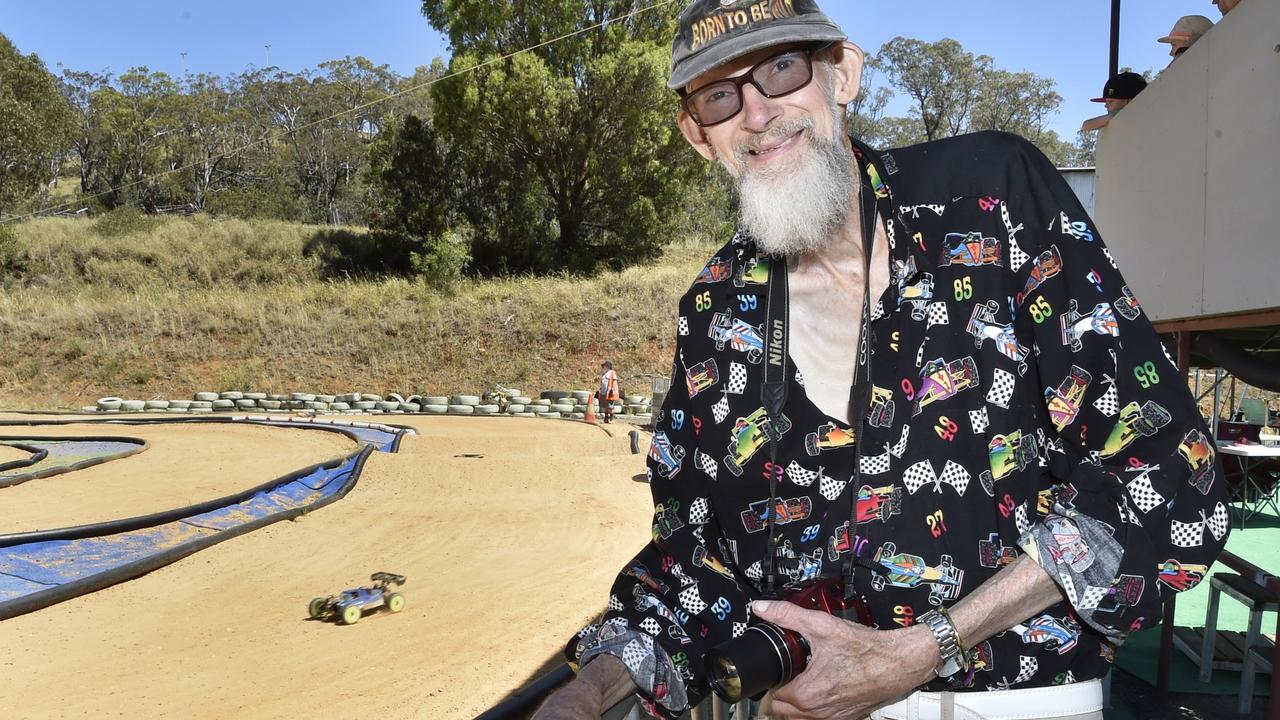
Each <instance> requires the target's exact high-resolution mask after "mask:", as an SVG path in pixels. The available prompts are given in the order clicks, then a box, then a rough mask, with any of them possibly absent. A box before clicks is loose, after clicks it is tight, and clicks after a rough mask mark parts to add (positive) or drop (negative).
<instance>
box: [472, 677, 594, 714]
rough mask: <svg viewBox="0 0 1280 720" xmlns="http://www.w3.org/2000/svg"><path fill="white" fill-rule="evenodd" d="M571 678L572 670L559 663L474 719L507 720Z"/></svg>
mask: <svg viewBox="0 0 1280 720" xmlns="http://www.w3.org/2000/svg"><path fill="white" fill-rule="evenodd" d="M572 678H573V670H572V669H570V668H569V666H568V665H561V666H559V667H557V668H556V669H555V670H552V671H551V672H549V673H547V674H546V675H543V676H542V677H540V678H538V679H537V680H534V681H533V682H531V683H529V684H528V685H526V686H524V687H523V688H520V689H519V690H517V691H516V693H515V694H514V695H512V696H511V697H509V698H507V699H506V700H503V701H502V702H500V703H498V704H497V705H494V706H493V707H491V708H489V709H488V710H485V711H484V712H482V713H480V714H479V715H477V716H476V717H475V720H507V718H514V717H518V716H520V715H521V713H524V712H526V711H528V710H529V709H530V708H532V707H533V706H534V705H535V704H536V703H538V702H540V701H541V700H542V699H543V698H544V697H546V696H547V695H549V694H550V693H551V691H552V690H555V689H556V688H557V687H559V686H560V685H562V684H564V683H565V682H568V681H569V680H570V679H572Z"/></svg>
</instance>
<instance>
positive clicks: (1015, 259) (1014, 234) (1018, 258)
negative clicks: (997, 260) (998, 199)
mask: <svg viewBox="0 0 1280 720" xmlns="http://www.w3.org/2000/svg"><path fill="white" fill-rule="evenodd" d="M1000 219H1001V220H1003V221H1004V227H1005V230H1008V231H1009V268H1010V269H1011V270H1013V271H1014V272H1017V271H1018V268H1020V267H1022V265H1023V263H1025V262H1026V261H1028V260H1030V259H1031V256H1030V255H1027V254H1026V253H1025V252H1023V251H1022V248H1020V247H1018V233H1019V232H1021V231H1022V224H1021V223H1019V224H1018V226H1017V227H1014V226H1013V219H1012V218H1010V217H1009V203H1005V202H1002V203H1000Z"/></svg>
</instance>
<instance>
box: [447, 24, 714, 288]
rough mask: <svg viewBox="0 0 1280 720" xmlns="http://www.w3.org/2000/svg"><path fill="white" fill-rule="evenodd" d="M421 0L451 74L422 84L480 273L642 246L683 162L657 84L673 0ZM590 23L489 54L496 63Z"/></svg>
mask: <svg viewBox="0 0 1280 720" xmlns="http://www.w3.org/2000/svg"><path fill="white" fill-rule="evenodd" d="M646 6H648V3H641V2H627V1H615V2H606V3H600V2H584V1H583V0H536V1H534V2H511V1H500V2H493V1H492V0H426V1H425V2H424V3H423V12H424V14H426V16H427V17H428V18H429V19H430V20H431V22H432V24H433V25H435V26H436V27H437V28H440V29H441V30H443V31H445V32H446V33H447V34H448V35H449V38H450V41H451V43H452V45H453V48H454V55H453V58H452V60H451V62H450V70H451V71H453V72H455V73H458V74H459V75H458V76H457V77H454V78H451V79H449V80H445V81H442V82H440V83H438V84H436V85H435V86H433V98H434V106H435V110H434V116H433V122H434V127H435V131H436V133H437V134H438V135H439V137H440V138H441V142H443V143H444V144H445V145H446V146H447V147H448V148H450V152H451V153H452V154H451V157H453V158H456V166H457V167H458V171H459V173H460V176H461V178H462V182H461V184H460V186H459V188H458V191H457V195H456V197H457V206H458V210H459V212H460V213H461V214H462V215H463V216H464V217H465V218H466V221H467V224H468V225H470V227H471V228H473V229H474V235H473V237H472V241H471V255H472V268H473V269H475V270H476V271H478V272H481V273H495V272H498V273H501V272H518V271H533V272H545V271H552V270H567V271H570V272H577V273H590V272H594V271H596V270H597V269H598V268H600V267H610V268H621V267H625V266H627V265H630V264H633V263H635V262H637V261H638V260H639V259H641V258H645V257H651V256H653V255H654V254H656V253H657V252H658V251H659V249H660V247H661V246H662V244H663V243H664V242H665V241H667V240H669V239H670V237H671V236H672V235H673V234H676V233H678V232H681V231H682V228H678V227H677V222H678V221H679V219H680V211H679V208H680V205H681V198H682V196H683V195H684V193H685V192H687V191H689V190H690V189H691V186H690V181H691V179H692V178H693V177H695V174H696V173H697V172H698V170H697V167H698V165H697V162H696V160H695V156H694V155H693V154H692V153H690V152H689V150H688V148H687V147H686V146H685V143H684V140H683V138H682V137H681V136H680V134H679V132H678V131H677V129H676V126H675V123H674V117H675V113H676V109H677V102H676V100H677V98H676V96H675V95H674V94H673V93H671V92H670V91H668V90H667V89H666V85H665V80H666V76H667V65H668V62H669V43H670V39H671V36H672V34H673V33H674V18H675V15H676V13H677V12H678V8H677V7H676V6H674V5H672V6H664V7H663V8H660V9H657V10H653V11H648V12H644V13H641V14H640V15H638V16H636V17H635V18H631V19H628V20H625V21H624V20H622V19H621V18H622V16H624V15H626V14H628V13H630V12H631V11H633V10H635V9H639V8H642V7H646ZM605 21H610V22H607V23H606V24H605V25H604V26H603V27H600V28H597V29H595V30H592V31H591V32H588V33H584V34H582V35H578V36H575V37H572V38H567V39H564V40H561V41H558V42H556V43H554V44H551V45H545V46H543V47H540V48H538V49H536V50H534V51H532V52H528V53H523V54H520V55H517V56H515V57H512V58H509V59H506V60H503V61H501V62H496V63H494V62H492V61H493V60H494V59H495V58H496V57H498V56H500V55H502V54H505V53H508V52H511V51H513V50H516V49H519V48H524V47H530V46H534V45H537V44H538V43H542V42H544V41H547V40H550V39H552V38H555V37H559V36H562V35H566V34H568V33H570V32H572V31H574V30H578V29H580V28H582V27H586V26H593V25H596V24H597V23H602V22H605Z"/></svg>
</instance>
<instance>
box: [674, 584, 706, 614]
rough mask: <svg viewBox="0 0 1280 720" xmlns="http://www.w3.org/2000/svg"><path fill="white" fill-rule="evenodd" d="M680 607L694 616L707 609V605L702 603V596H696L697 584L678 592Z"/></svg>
mask: <svg viewBox="0 0 1280 720" xmlns="http://www.w3.org/2000/svg"><path fill="white" fill-rule="evenodd" d="M680 606H681V607H683V608H684V609H685V610H688V611H689V612H691V613H693V614H694V615H697V614H698V613H700V612H702V611H703V610H706V609H707V604H706V603H705V602H703V601H702V596H701V595H699V594H698V585H697V583H694V584H693V585H690V586H689V587H687V588H685V589H683V590H681V591H680Z"/></svg>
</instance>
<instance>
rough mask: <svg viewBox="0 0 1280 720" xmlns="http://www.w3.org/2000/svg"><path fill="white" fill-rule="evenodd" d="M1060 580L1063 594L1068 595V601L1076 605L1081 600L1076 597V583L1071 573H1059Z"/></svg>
mask: <svg viewBox="0 0 1280 720" xmlns="http://www.w3.org/2000/svg"><path fill="white" fill-rule="evenodd" d="M1058 580H1059V581H1061V582H1062V592H1064V593H1066V594H1067V599H1068V600H1070V601H1071V604H1072V605H1074V604H1075V603H1076V601H1077V600H1079V598H1078V597H1076V582H1075V580H1074V579H1072V577H1071V573H1069V572H1064V573H1059V574H1058Z"/></svg>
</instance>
